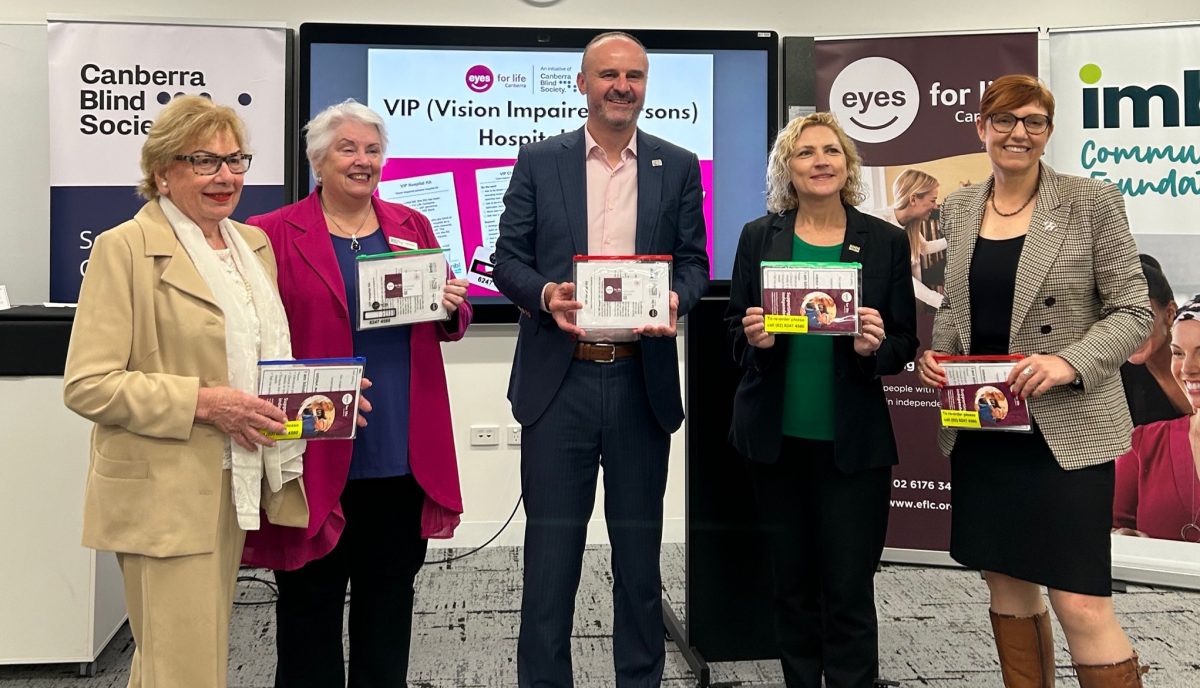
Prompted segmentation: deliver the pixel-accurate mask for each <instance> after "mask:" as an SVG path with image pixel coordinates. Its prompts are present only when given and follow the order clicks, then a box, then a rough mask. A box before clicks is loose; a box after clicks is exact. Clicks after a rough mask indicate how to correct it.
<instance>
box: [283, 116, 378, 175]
mask: <svg viewBox="0 0 1200 688" xmlns="http://www.w3.org/2000/svg"><path fill="white" fill-rule="evenodd" d="M347 120H350V121H355V122H360V123H362V124H366V125H368V126H372V127H375V129H376V131H378V132H379V143H380V144H382V145H383V154H384V156H385V157H386V156H387V147H388V135H387V125H386V124H384V122H383V117H380V116H379V113H378V112H375V111H374V110H372V109H371V108H369V107H367V106H366V105H363V104H362V103H360V102H358V101H357V100H355V99H353V98H347V99H346V100H343V101H342V102H340V103H338V104H337V105H330V106H329V107H327V108H325V109H324V110H322V111H321V112H319V113H318V114H317V116H316V117H313V118H312V119H310V120H309V121H308V124H306V125H304V140H305V150H304V153H305V155H306V156H308V166H309V169H311V170H312V171H313V175H314V176H315V175H316V170H317V164H318V163H320V162H321V161H322V160H324V159H325V155H326V154H327V153H328V152H329V147H330V146H332V145H333V136H334V133H335V132H336V131H337V128H338V127H339V126H341V125H342V123H343V122H346V121H347Z"/></svg>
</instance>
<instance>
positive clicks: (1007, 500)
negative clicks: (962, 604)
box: [950, 431, 1114, 597]
mask: <svg viewBox="0 0 1200 688" xmlns="http://www.w3.org/2000/svg"><path fill="white" fill-rule="evenodd" d="M950 471H951V486H952V490H951V509H952V511H951V515H952V518H951V526H950V556H952V557H954V559H955V561H957V562H958V563H960V564H962V565H963V566H966V567H968V568H972V569H979V570H982V571H994V572H996V573H1002V574H1005V575H1008V576H1012V577H1013V578H1018V579H1020V580H1024V581H1029V582H1031V583H1037V584H1039V585H1045V586H1047V587H1050V588H1054V589H1056V590H1065V591H1068V592H1075V593H1081V594H1084V595H1097V596H1103V597H1108V596H1110V595H1112V545H1111V541H1110V538H1109V531H1110V528H1111V526H1112V508H1113V507H1112V504H1113V483H1114V463H1113V462H1111V461H1110V462H1108V463H1104V464H1100V465H1098V466H1091V467H1088V468H1082V469H1078V470H1073V471H1066V470H1063V469H1062V467H1060V466H1059V465H1058V463H1057V462H1056V461H1055V460H1054V455H1053V454H1052V453H1051V451H1050V447H1048V446H1047V445H1046V440H1045V439H1044V438H1043V437H1042V434H1041V433H1040V432H1036V431H1035V432H1034V433H1032V434H1026V433H1008V432H972V431H959V433H958V439H957V440H956V441H955V445H954V451H953V452H952V453H951V457H950Z"/></svg>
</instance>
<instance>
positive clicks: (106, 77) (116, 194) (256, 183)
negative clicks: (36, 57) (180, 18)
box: [48, 20, 287, 302]
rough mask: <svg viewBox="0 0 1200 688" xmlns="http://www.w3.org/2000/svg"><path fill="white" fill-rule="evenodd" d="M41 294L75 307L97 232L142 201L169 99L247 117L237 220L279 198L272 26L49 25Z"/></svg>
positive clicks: (282, 59)
mask: <svg viewBox="0 0 1200 688" xmlns="http://www.w3.org/2000/svg"><path fill="white" fill-rule="evenodd" d="M48 26H49V36H48V52H49V60H50V64H49V68H50V122H49V125H50V298H51V300H53V301H65V302H73V301H75V300H76V299H77V298H78V294H79V285H80V281H81V279H82V276H83V272H84V271H85V270H86V269H87V260H88V255H89V253H90V251H91V246H92V243H93V242H94V241H95V238H96V235H97V234H99V233H100V232H102V231H104V230H105V229H108V228H110V227H113V226H115V225H117V224H119V223H121V222H123V221H125V220H127V219H129V218H131V217H133V215H134V214H135V213H136V212H137V209H138V208H140V207H141V205H142V204H143V203H144V201H143V200H142V199H140V198H138V197H137V195H136V193H135V189H136V187H137V184H138V181H139V180H140V178H141V170H140V168H139V164H138V161H139V159H140V157H141V148H142V144H143V142H144V141H145V140H146V134H147V132H149V130H150V126H151V125H152V124H153V122H154V118H155V116H156V115H157V114H158V112H159V111H160V110H162V108H163V106H164V105H166V104H167V103H169V102H170V101H171V98H173V97H175V96H177V95H181V94H198V95H205V96H207V97H210V98H212V99H213V101H215V102H217V103H219V104H221V105H228V106H230V107H232V108H233V109H234V110H235V111H236V112H237V113H238V115H239V116H241V118H242V120H243V121H244V122H245V123H246V128H247V132H248V137H249V141H248V143H247V148H248V149H249V152H251V153H253V154H254V162H253V165H252V166H251V168H250V171H249V172H248V173H247V174H246V185H245V188H244V190H243V192H242V199H241V203H240V204H239V205H238V210H237V213H236V215H235V218H244V217H247V216H249V215H252V214H255V213H260V212H265V211H267V210H272V209H274V208H277V207H279V206H280V205H283V203H284V202H285V201H286V198H285V190H284V183H285V182H284V180H285V170H284V150H285V146H286V143H287V142H286V140H285V137H286V127H285V122H286V120H285V116H286V94H285V83H286V82H285V65H286V59H287V54H286V51H287V48H286V35H285V29H284V28H282V27H278V28H275V27H237V26H203V25H183V24H154V23H116V22H101V21H84V20H80V21H75V20H67V21H50V22H49V24H48Z"/></svg>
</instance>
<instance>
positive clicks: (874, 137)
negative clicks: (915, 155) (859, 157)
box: [829, 57, 920, 143]
mask: <svg viewBox="0 0 1200 688" xmlns="http://www.w3.org/2000/svg"><path fill="white" fill-rule="evenodd" d="M919 107H920V92H919V91H918V90H917V80H916V79H914V78H913V75H912V73H911V72H909V71H908V69H907V68H905V66H904V65H902V64H900V63H899V62H896V61H895V60H891V59H888V58H886V57H864V58H862V59H861V60H856V61H854V62H851V63H850V64H848V65H846V68H845V69H843V70H842V71H841V73H840V74H838V75H837V78H836V79H834V80H833V87H832V88H830V89H829V109H830V111H831V112H833V114H834V115H835V116H837V118H838V121H839V122H841V124H842V126H843V127H844V128H845V129H846V133H847V134H849V135H850V137H851V138H853V139H854V140H856V141H861V142H863V143H883V142H884V141H891V140H892V139H894V138H896V137H897V136H899V135H900V134H903V133H904V132H905V131H906V130H907V129H908V128H909V126H911V125H912V123H913V120H915V119H916V118H917V110H918V109H919Z"/></svg>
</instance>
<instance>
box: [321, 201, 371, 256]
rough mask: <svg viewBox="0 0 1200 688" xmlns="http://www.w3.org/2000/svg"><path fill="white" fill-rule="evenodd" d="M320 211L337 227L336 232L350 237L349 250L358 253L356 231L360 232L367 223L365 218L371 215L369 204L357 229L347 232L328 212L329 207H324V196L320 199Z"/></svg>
mask: <svg viewBox="0 0 1200 688" xmlns="http://www.w3.org/2000/svg"><path fill="white" fill-rule="evenodd" d="M321 211H322V212H323V213H325V217H326V218H328V219H329V221H330V222H332V223H333V226H334V227H337V230H338V232H340V233H341V234H343V235H345V236H347V237H349V238H350V250H351V251H354V252H355V253H358V249H359V248H360V246H359V243H358V233H359V232H361V231H362V229H363V227H364V226H365V225H366V224H367V218H368V217H371V205H370V204H367V212H366V213H364V214H363V217H362V220H360V221H359V223H358V229H356V230H354V231H353V232H347V231H346V230H345V229H342V226H341V225H340V224H338V221H337V220H336V219H334V217H333V214H332V213H330V212H329V208H326V207H325V199H324V198H322V199H321Z"/></svg>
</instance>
